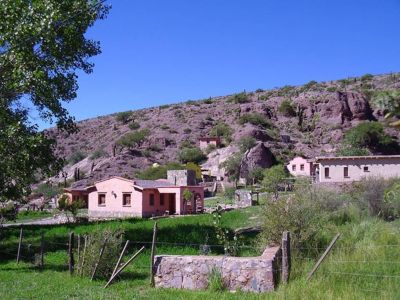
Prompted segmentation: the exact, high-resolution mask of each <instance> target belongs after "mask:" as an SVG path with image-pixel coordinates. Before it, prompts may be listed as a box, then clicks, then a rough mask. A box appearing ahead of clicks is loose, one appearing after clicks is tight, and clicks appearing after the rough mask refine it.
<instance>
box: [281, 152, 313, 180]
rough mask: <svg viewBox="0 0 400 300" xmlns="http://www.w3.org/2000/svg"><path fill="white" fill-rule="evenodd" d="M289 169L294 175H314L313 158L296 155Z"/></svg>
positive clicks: (289, 164) (288, 166)
mask: <svg viewBox="0 0 400 300" xmlns="http://www.w3.org/2000/svg"><path fill="white" fill-rule="evenodd" d="M287 169H288V171H289V173H290V174H292V175H293V176H296V177H297V176H308V177H309V176H314V164H313V160H311V159H306V158H303V157H301V156H296V157H295V158H293V159H292V160H291V161H290V162H289V163H288V164H287Z"/></svg>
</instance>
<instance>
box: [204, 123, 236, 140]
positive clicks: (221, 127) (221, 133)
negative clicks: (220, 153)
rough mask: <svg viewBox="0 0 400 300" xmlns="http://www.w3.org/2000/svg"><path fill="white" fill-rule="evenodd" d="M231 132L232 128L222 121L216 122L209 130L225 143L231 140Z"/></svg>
mask: <svg viewBox="0 0 400 300" xmlns="http://www.w3.org/2000/svg"><path fill="white" fill-rule="evenodd" d="M232 133H233V130H232V128H231V127H230V126H229V125H228V124H226V123H224V122H218V123H217V124H216V125H215V126H214V127H213V128H212V129H211V131H210V135H211V136H218V137H221V138H223V139H224V142H225V143H227V144H229V143H230V142H231V141H232Z"/></svg>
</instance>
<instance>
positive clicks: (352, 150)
mask: <svg viewBox="0 0 400 300" xmlns="http://www.w3.org/2000/svg"><path fill="white" fill-rule="evenodd" d="M369 154H370V153H369V151H368V149H366V148H358V147H354V146H349V145H342V146H341V147H340V148H339V150H338V151H336V155H338V156H367V155H369Z"/></svg>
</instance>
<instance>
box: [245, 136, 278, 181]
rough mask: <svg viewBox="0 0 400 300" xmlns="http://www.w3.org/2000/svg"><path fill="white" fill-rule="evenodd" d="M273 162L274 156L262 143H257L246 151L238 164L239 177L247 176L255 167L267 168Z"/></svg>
mask: <svg viewBox="0 0 400 300" xmlns="http://www.w3.org/2000/svg"><path fill="white" fill-rule="evenodd" d="M274 163H275V157H274V155H273V154H272V152H271V150H269V149H268V148H267V147H266V146H265V145H264V143H258V144H257V145H255V146H254V147H253V148H251V149H249V150H247V151H246V153H245V154H244V156H243V159H242V163H241V165H240V177H241V178H248V176H249V174H250V172H251V171H252V170H254V169H255V168H269V167H271V166H272V165H273V164H274Z"/></svg>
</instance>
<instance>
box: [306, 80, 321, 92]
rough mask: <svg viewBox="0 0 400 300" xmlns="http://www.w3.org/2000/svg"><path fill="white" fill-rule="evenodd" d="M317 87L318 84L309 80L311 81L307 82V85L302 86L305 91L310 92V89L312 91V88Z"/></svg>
mask: <svg viewBox="0 0 400 300" xmlns="http://www.w3.org/2000/svg"><path fill="white" fill-rule="evenodd" d="M317 85H318V82H316V81H315V80H311V81H309V82H307V83H306V84H305V85H304V86H303V88H304V89H305V90H311V89H313V88H314V87H316V86H317Z"/></svg>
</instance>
